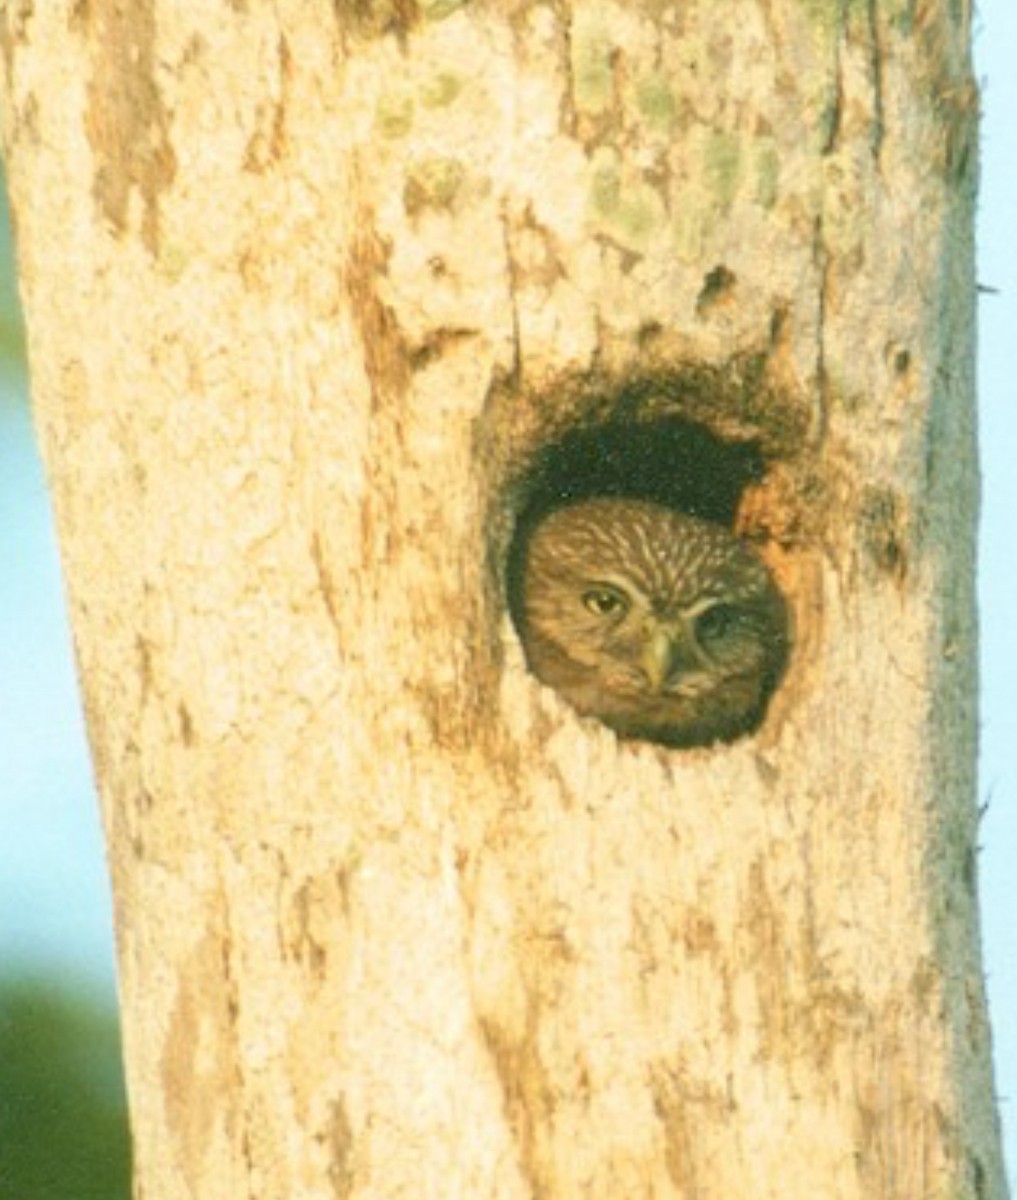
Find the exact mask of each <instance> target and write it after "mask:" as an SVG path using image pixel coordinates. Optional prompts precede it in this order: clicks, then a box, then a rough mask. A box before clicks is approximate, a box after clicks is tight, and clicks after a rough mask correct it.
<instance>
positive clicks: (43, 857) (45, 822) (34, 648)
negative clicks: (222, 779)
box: [0, 0, 1017, 1170]
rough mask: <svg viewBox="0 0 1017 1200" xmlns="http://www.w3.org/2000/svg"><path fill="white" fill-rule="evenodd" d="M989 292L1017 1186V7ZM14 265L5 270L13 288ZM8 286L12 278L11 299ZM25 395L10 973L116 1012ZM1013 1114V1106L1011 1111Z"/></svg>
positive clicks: (8, 502)
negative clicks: (92, 992)
mask: <svg viewBox="0 0 1017 1200" xmlns="http://www.w3.org/2000/svg"><path fill="white" fill-rule="evenodd" d="M975 53H976V62H977V69H978V75H979V78H980V80H981V81H982V83H983V88H984V90H983V108H984V112H985V116H984V120H983V126H982V132H983V138H982V145H983V158H982V180H983V182H982V195H981V202H980V206H979V230H978V231H979V279H980V281H981V283H982V284H983V285H986V286H988V287H992V288H994V289H997V291H996V293H995V294H983V296H982V299H981V324H980V349H979V370H980V404H981V438H982V465H983V480H984V502H983V524H982V541H981V566H980V591H979V594H980V607H981V618H982V647H983V653H982V695H983V706H982V723H983V734H982V760H981V785H980V787H981V799H982V802H983V803H987V804H988V811H987V813H986V816H985V820H984V822H983V825H982V836H981V845H982V848H983V849H982V853H981V856H980V866H981V888H982V904H983V926H984V935H985V947H986V967H987V974H988V982H989V992H990V1001H991V1005H992V1016H993V1023H994V1028H995V1045H996V1064H997V1083H998V1088H999V1092H1000V1097H1001V1111H1002V1115H1003V1120H1004V1130H1005V1135H1006V1148H1007V1159H1008V1162H1009V1163H1010V1164H1012V1170H1017V915H1015V912H1014V909H1015V900H1017V872H1015V871H1014V866H1013V861H1014V858H1015V857H1017V685H1015V680H1017V621H1015V620H1014V615H1015V614H1017V553H1015V548H1014V547H1015V541H1017V535H1015V533H1014V529H1015V528H1017V515H1015V514H1017V404H1015V402H1014V394H1015V390H1017V385H1015V382H1014V381H1015V378H1017V369H1015V366H1014V360H1013V353H1014V348H1015V346H1017V140H1015V136H1014V129H1015V128H1017V4H1014V3H1013V0H985V2H984V3H983V4H981V5H980V8H979V15H978V17H977V20H976V33H975ZM5 266H6V264H5V263H4V261H3V260H2V258H0V277H2V274H3V271H4V268H5ZM8 286H9V285H8V284H6V283H5V282H4V281H3V280H2V278H0V298H2V293H3V291H4V290H5V289H6V287H8ZM22 386H23V381H22V380H21V379H19V378H18V377H17V376H13V375H10V374H8V375H6V376H5V375H4V374H3V373H2V372H0V544H2V547H3V569H2V571H0V828H2V830H3V835H2V838H0V963H3V964H5V969H10V966H11V965H12V964H15V963H18V964H21V965H22V966H24V967H26V968H29V969H32V970H56V971H59V972H61V973H63V974H65V975H67V976H69V977H71V978H73V979H75V980H80V981H81V982H83V983H85V984H87V985H89V986H90V987H92V988H95V989H98V990H99V991H101V992H106V993H108V994H109V995H112V986H113V985H112V949H111V935H110V927H111V916H110V907H109V896H108V886H107V882H106V875H105V867H104V863H103V851H102V840H101V835H100V829H99V819H98V814H97V811H96V805H95V799H94V794H93V791H92V785H91V781H90V773H89V766H88V757H87V751H86V747H85V737H84V730H83V727H82V723H81V718H80V715H79V711H78V703H77V697H76V692H75V685H74V677H73V670H72V666H71V654H70V646H69V642H68V636H67V633H66V629H65V623H64V615H63V602H62V598H61V593H60V576H59V570H58V567H57V560H56V549H55V544H54V540H53V534H52V529H51V525H50V518H49V511H48V502H47V495H46V487H45V484H44V481H43V477H42V472H41V469H40V467H39V464H38V461H37V460H36V459H35V457H34V455H33V452H32V440H31V429H30V425H29V418H28V414H27V410H26V408H25V406H24V405H23V404H20V403H17V402H13V401H12V397H13V396H15V395H16V394H17V393H18V391H19V389H20V388H21V387H22ZM1011 1097H1012V1099H1011Z"/></svg>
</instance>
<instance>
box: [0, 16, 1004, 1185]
mask: <svg viewBox="0 0 1017 1200" xmlns="http://www.w3.org/2000/svg"><path fill="white" fill-rule="evenodd" d="M968 18H969V13H968V6H967V3H966V0H868V2H866V3H861V2H858V3H855V2H848V0H844V2H843V3H838V2H835V0H737V2H734V3H728V4H723V5H719V4H716V3H713V2H711V0H683V2H682V3H675V4H667V3H656V2H652V3H651V2H650V0H643V2H640V3H636V4H623V3H620V2H614V0H555V3H548V4H531V3H513V2H512V0H488V2H486V3H484V2H480V0H477V2H474V3H463V2H461V0H391V2H379V3H374V4H372V3H371V2H370V0H357V2H354V0H349V2H347V0H336V2H335V3H332V4H329V3H326V2H325V0H274V2H273V3H268V2H267V0H231V2H230V3H201V4H199V3H187V2H186V0H185V2H183V3H181V2H179V0H174V2H170V0H160V2H157V0H137V2H135V3H133V4H126V3H122V2H120V0H7V3H6V4H5V5H4V6H3V8H2V9H0V44H2V78H3V119H4V138H5V147H6V157H7V163H8V169H9V176H10V188H11V198H12V202H13V207H14V212H15V217H16V223H17V236H18V247H19V260H20V271H21V286H22V292H23V298H24V302H25V308H26V313H27V323H28V331H29V339H30V361H31V371H32V385H33V394H34V402H35V406H36V416H37V421H38V426H39V432H40V439H41V443H42V447H43V451H44V454H45V459H46V462H47V465H48V471H49V477H50V480H51V483H52V488H53V495H54V501H55V505H56V512H57V519H58V526H59V532H60V539H61V545H62V554H63V562H64V570H65V574H66V586H67V594H68V600H69V606H70V612H71V620H72V624H73V629H74V636H75V642H76V646H77V653H78V659H79V667H80V675H81V682H82V689H83V693H84V697H85V703H86V707H87V714H88V725H89V730H90V737H91V742H92V748H93V754H94V761H95V769H96V774H97V777H98V782H99V788H100V792H101V797H102V805H103V811H104V816H105V823H106V829H107V833H108V841H109V856H110V862H111V866H112V874H113V882H114V891H115V898H116V912H117V932H118V943H119V969H120V985H121V991H122V1001H123V1014H124V1033H125V1042H126V1057H127V1073H128V1081H129V1091H130V1099H131V1109H132V1124H133V1130H134V1136H135V1141H136V1167H137V1172H138V1194H139V1195H142V1196H144V1197H145V1198H146V1200H169V1198H171V1197H173V1198H175V1197H209V1198H211V1197H230V1198H231V1200H232V1198H234V1197H238V1196H252V1197H281V1196H299V1197H303V1198H313V1197H349V1198H354V1200H368V1198H371V1200H382V1198H384V1200H395V1198H396V1197H403V1196H405V1197H414V1198H415V1200H421V1198H424V1197H434V1198H435V1200H450V1198H454V1197H463V1198H465V1200H483V1198H485V1197H490V1198H495V1197H497V1198H498V1200H523V1198H536V1197H540V1198H541V1200H551V1198H556V1200H576V1198H578V1197H587V1198H591V1200H592V1198H598V1200H620V1198H626V1200H627V1198H630V1197H631V1198H643V1197H646V1198H650V1197H653V1198H654V1200H665V1198H667V1200H679V1198H680V1200H731V1198H732V1197H752V1198H754V1200H766V1198H774V1200H776V1198H778V1197H779V1198H780V1200H799V1198H800V1200H806V1198H807V1200H815V1198H816V1197H823V1198H824V1200H856V1198H857V1200H891V1198H893V1200H902V1198H908V1200H919V1198H920V1200H933V1198H942V1200H948V1198H949V1200H960V1198H963V1200H998V1198H1000V1197H1002V1196H1003V1195H1004V1183H1003V1180H1002V1173H1001V1167H1000V1160H999V1151H998V1145H997V1130H996V1118H995V1114H994V1104H993V1094H992V1079H991V1069H990V1062H989V1039H988V1033H987V1029H986V1018H985V1004H984V998H983V994H982V985H981V976H980V966H979V949H978V934H977V917H976V909H975V898H974V866H973V856H974V848H973V847H974V835H975V819H976V818H975V808H974V781H973V770H974V745H975V686H976V680H975V674H974V657H975V631H974V618H973V597H972V575H973V550H972V545H973V541H972V528H973V522H974V515H975V508H976V492H977V487H976V472H975V466H974V439H973V380H972V341H973V332H972V330H973V323H972V322H973V318H972V309H973V299H974V280H973V275H972V195H973V178H974V174H975V165H974V156H975V149H974V137H975V132H974V130H975V110H976V97H975V93H974V89H973V85H972V81H971V74H970V63H969V56H968V37H969V21H968ZM679 418H680V419H681V421H683V422H692V423H694V424H695V425H697V426H699V427H701V428H704V429H707V430H709V431H711V432H712V434H713V435H715V436H716V437H717V438H718V439H720V442H719V445H720V446H721V447H722V448H723V447H724V446H728V447H731V446H740V447H742V448H745V449H746V453H751V455H754V456H755V457H756V459H757V464H756V465H757V467H758V469H757V470H755V471H754V472H750V474H752V479H751V480H750V481H749V482H748V485H747V486H744V485H745V484H746V481H747V478H748V476H746V477H745V478H735V476H736V474H737V472H736V471H735V469H734V467H733V466H730V465H728V466H725V463H726V462H727V460H726V459H725V458H724V455H723V454H722V453H719V454H718V456H717V458H716V460H715V461H713V460H711V462H712V466H711V468H710V471H708V472H707V475H710V474H712V475H716V476H718V477H719V478H718V479H713V478H705V477H704V478H701V479H700V480H699V481H698V483H696V484H695V485H694V486H693V485H692V484H690V485H689V487H690V488H692V491H693V492H694V491H695V488H696V487H698V488H700V489H701V490H702V491H703V493H704V495H705V493H706V492H708V491H709V490H710V488H712V487H713V486H714V484H719V485H721V486H727V485H728V484H730V486H731V488H732V489H733V491H732V495H733V497H734V498H733V499H730V500H729V502H725V503H726V504H727V507H728V508H729V509H730V510H731V511H730V512H728V513H727V516H728V517H729V518H732V517H733V518H734V519H735V520H736V522H737V526H738V528H739V529H740V530H742V531H744V532H745V533H746V534H747V535H749V536H751V537H752V538H753V539H754V541H755V542H756V544H757V545H759V546H760V547H761V551H760V552H761V553H762V554H763V555H764V556H765V557H766V558H767V560H768V562H769V563H770V565H771V567H772V569H773V571H774V573H775V575H776V577H777V578H778V580H779V582H780V585H781V587H782V589H783V590H784V591H785V593H786V595H787V598H788V603H789V606H790V608H791V611H792V614H793V619H794V628H795V634H794V647H793V652H792V656H791V662H790V667H789V670H788V672H787V675H786V677H785V679H784V681H783V683H782V685H781V687H780V689H779V691H778V693H777V695H776V697H775V699H774V701H773V703H772V705H771V707H770V710H769V712H768V714H767V716H766V719H765V721H764V722H763V724H762V726H761V728H760V729H759V730H758V731H757V732H755V733H754V734H752V735H750V736H747V737H744V738H742V739H740V740H738V741H735V742H733V743H731V744H723V745H719V746H714V747H709V748H696V749H691V750H670V749H667V748H664V747H660V746H656V745H651V744H647V743H642V742H638V741H628V742H623V741H619V740H618V739H617V738H616V737H615V736H614V734H613V733H612V732H611V731H610V730H608V729H606V728H605V727H603V726H601V725H599V724H597V723H596V722H594V721H590V720H586V719H583V718H581V717H579V716H577V715H576V714H575V713H574V712H573V711H572V709H570V708H569V707H568V705H567V704H565V703H564V702H563V701H562V700H561V699H560V698H559V697H558V696H556V695H555V694H554V693H553V692H551V691H550V690H548V689H547V688H545V687H543V686H542V685H541V684H540V683H538V682H537V680H535V679H534V677H533V676H532V675H531V674H530V673H529V672H528V671H527V670H526V665H525V661H524V658H523V655H522V652H521V649H520V645H519V641H518V638H517V636H516V632H515V629H514V627H513V624H512V621H511V618H510V615H509V612H508V604H507V600H506V568H505V563H506V558H507V556H508V554H509V546H510V542H511V539H512V534H513V527H514V522H515V521H516V519H517V518H518V517H519V516H520V513H521V512H522V511H523V510H524V509H525V508H526V507H527V506H528V505H532V504H534V503H536V502H537V499H539V496H540V495H541V493H542V491H543V492H545V493H548V494H551V493H554V491H555V489H558V491H559V492H561V491H562V490H564V491H566V492H567V491H568V489H569V488H570V487H573V486H578V485H576V482H575V480H574V479H570V478H559V477H558V476H559V474H561V475H562V476H565V475H568V474H569V472H570V471H572V470H573V468H574V463H572V462H571V459H570V456H569V454H568V453H566V452H565V450H564V449H563V447H566V448H567V447H568V446H569V444H570V443H569V441H568V439H569V437H570V436H573V435H574V434H575V432H576V431H577V430H581V431H584V436H585V437H586V438H587V441H588V444H589V445H590V446H592V447H593V449H594V456H595V457H596V455H597V453H600V452H602V453H603V455H607V453H608V451H609V450H610V449H611V446H612V445H613V443H611V445H609V444H608V442H607V441H604V442H598V438H600V437H601V436H602V435H604V429H603V428H602V426H603V424H604V423H605V422H606V423H607V426H608V428H609V429H610V430H611V431H612V432H611V437H614V436H615V435H617V434H618V433H619V431H621V434H622V435H623V436H624V435H625V434H626V431H627V432H628V433H629V434H633V436H634V431H636V432H639V433H642V432H645V431H647V430H649V434H650V439H651V442H653V444H654V445H657V446H658V448H660V447H663V448H664V449H665V450H666V453H665V452H664V451H663V450H662V451H661V452H660V453H658V455H657V458H656V459H655V460H654V461H653V463H652V464H651V465H652V466H653V468H654V470H656V471H657V472H658V473H659V472H660V471H661V470H663V474H664V476H665V477H666V476H667V472H668V469H669V464H672V463H674V464H679V465H680V464H681V462H682V461H683V460H682V458H681V455H680V454H679V453H678V451H677V450H675V457H674V458H673V459H672V458H671V457H670V455H671V450H672V447H671V442H669V441H667V437H670V436H671V434H672V433H673V432H674V431H675V430H676V429H677V430H678V433H679V440H680V437H681V434H682V431H683V430H687V426H686V425H680V424H675V419H679ZM665 434H666V435H667V437H665ZM604 436H606V435H604ZM658 436H659V441H653V439H655V438H658ZM690 436H691V434H690ZM563 439H564V441H563ZM637 440H638V439H637ZM598 447H599V449H598ZM650 453H651V457H652V449H651V452H650ZM735 457H737V456H735ZM731 461H732V462H733V461H734V458H732V460H731ZM570 464H571V465H570ZM693 465H694V464H693ZM618 469H619V470H621V471H622V473H623V474H624V473H625V472H628V473H630V474H631V475H632V486H633V489H636V488H638V487H639V486H641V485H642V483H645V480H641V479H640V478H639V477H640V475H641V473H642V472H641V468H640V463H639V460H638V456H634V455H631V454H630V455H629V457H628V458H626V457H625V455H622V457H621V459H620V466H619V467H618ZM675 471H676V472H677V471H678V467H675ZM725 472H728V473H729V476H730V477H729V478H724V476H725ZM674 482H675V481H674V480H673V479H669V478H666V479H665V483H666V484H667V486H671V485H672V484H674ZM682 486H684V485H682ZM679 490H680V489H679ZM685 498H686V499H687V500H689V501H690V503H691V502H693V501H695V500H696V496H695V495H691V494H690V495H687V496H686V497H685ZM700 499H702V497H700ZM735 508H737V513H736V514H735V512H734V509H735ZM714 515H716V514H714Z"/></svg>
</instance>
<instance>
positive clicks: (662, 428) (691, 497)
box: [507, 418, 765, 626]
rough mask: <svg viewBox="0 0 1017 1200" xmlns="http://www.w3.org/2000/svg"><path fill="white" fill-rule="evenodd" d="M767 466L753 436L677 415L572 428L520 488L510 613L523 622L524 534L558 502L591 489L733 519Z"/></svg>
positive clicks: (702, 515)
mask: <svg viewBox="0 0 1017 1200" xmlns="http://www.w3.org/2000/svg"><path fill="white" fill-rule="evenodd" d="M764 473H765V461H764V458H763V455H762V453H761V451H760V449H759V446H758V445H757V444H756V443H755V442H729V441H725V440H723V439H722V438H719V437H717V436H716V434H714V433H712V432H711V431H710V430H708V429H706V428H705V427H704V426H702V425H697V424H694V423H692V422H690V421H684V420H682V419H680V418H665V419H662V420H658V421H650V422H640V423H634V422H624V421H611V422H608V423H606V424H603V425H600V426H597V427H593V428H584V429H579V430H573V431H571V432H569V433H568V434H566V435H564V436H563V437H561V438H559V439H558V440H557V441H556V442H553V443H551V444H550V445H548V446H547V447H545V448H544V449H543V450H542V451H541V452H540V453H539V454H538V455H537V457H536V458H535V460H534V462H533V463H532V465H531V466H530V468H529V470H528V471H527V472H526V473H525V475H524V477H523V480H522V482H521V486H520V487H519V489H518V493H517V494H518V496H519V512H518V516H517V519H516V528H515V535H514V537H513V540H512V545H511V548H510V551H509V557H508V564H507V585H508V600H509V608H510V612H511V614H512V618H513V620H514V621H515V622H516V625H517V626H518V624H519V616H520V613H519V605H520V583H521V571H522V566H523V561H524V552H525V549H526V542H527V539H528V537H529V534H530V532H531V531H532V529H533V528H534V526H535V525H537V524H538V523H539V522H540V521H541V520H542V519H543V518H544V517H545V516H547V515H548V513H550V512H551V511H552V510H553V509H556V508H561V507H564V506H565V505H568V504H573V503H575V502H576V501H578V500H584V499H588V498H590V497H592V496H626V497H631V498H633V499H638V500H649V501H653V502H655V503H657V504H663V505H666V506H667V507H669V508H674V509H677V510H678V511H680V512H683V513H688V514H689V515H691V516H694V517H699V518H701V519H702V520H706V521H714V522H717V523H718V524H721V525H727V526H731V525H733V523H734V520H735V516H736V513H737V510H738V505H739V502H740V501H741V498H742V494H743V493H744V491H745V489H746V487H748V486H749V485H750V484H752V483H756V482H758V481H759V480H761V479H762V478H763V475H764Z"/></svg>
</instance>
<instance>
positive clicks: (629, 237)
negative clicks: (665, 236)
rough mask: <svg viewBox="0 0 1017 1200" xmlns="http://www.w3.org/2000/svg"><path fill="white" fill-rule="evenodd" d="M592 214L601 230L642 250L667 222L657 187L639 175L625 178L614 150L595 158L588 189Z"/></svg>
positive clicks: (599, 154) (598, 153)
mask: <svg viewBox="0 0 1017 1200" xmlns="http://www.w3.org/2000/svg"><path fill="white" fill-rule="evenodd" d="M589 205H590V214H591V216H592V218H593V221H594V223H595V225H596V226H597V229H598V231H599V232H601V233H603V234H606V235H607V236H608V237H610V238H611V239H612V240H614V241H616V242H618V243H619V244H620V245H622V246H624V247H625V248H626V249H627V250H632V251H634V252H636V253H641V252H642V251H644V250H645V249H646V248H647V246H648V245H649V243H650V241H651V239H652V238H653V236H654V234H655V233H657V232H658V231H659V230H661V229H662V228H663V227H664V225H665V224H666V221H667V211H666V209H665V206H664V201H663V199H662V198H661V196H660V194H659V192H658V191H657V190H656V188H654V187H652V186H651V185H650V184H648V183H646V182H645V181H644V180H642V179H640V178H638V177H626V176H625V174H624V173H623V171H622V170H621V167H620V165H619V162H618V158H617V155H616V154H615V152H614V151H612V150H607V149H604V150H600V151H598V152H597V154H596V155H595V157H594V164H593V171H592V174H591V178H590V192H589Z"/></svg>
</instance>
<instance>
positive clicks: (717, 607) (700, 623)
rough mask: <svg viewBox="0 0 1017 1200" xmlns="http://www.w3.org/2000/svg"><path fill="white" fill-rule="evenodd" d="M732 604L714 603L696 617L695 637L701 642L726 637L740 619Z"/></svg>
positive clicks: (714, 640) (715, 640) (739, 614)
mask: <svg viewBox="0 0 1017 1200" xmlns="http://www.w3.org/2000/svg"><path fill="white" fill-rule="evenodd" d="M741 615H742V614H741V613H740V612H739V610H738V609H737V608H735V607H734V605H732V604H714V605H713V606H712V607H711V608H708V609H706V610H705V611H704V612H701V613H700V614H699V616H698V617H696V637H697V638H698V639H699V640H700V641H701V642H717V641H720V639H721V638H724V637H726V636H727V635H728V634H729V633H730V632H731V631H732V629H734V627H735V626H736V625H737V624H738V622H739V621H740V620H741Z"/></svg>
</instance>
